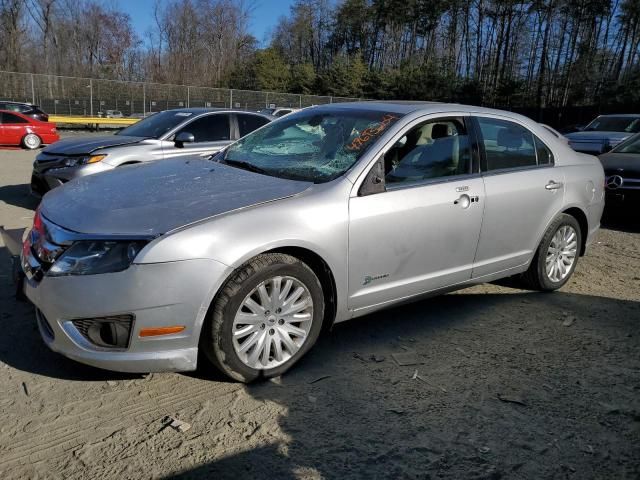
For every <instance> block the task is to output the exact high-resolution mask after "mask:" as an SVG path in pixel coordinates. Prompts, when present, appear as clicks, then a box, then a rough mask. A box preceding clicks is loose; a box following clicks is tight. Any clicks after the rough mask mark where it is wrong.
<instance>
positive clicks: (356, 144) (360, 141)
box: [346, 113, 398, 151]
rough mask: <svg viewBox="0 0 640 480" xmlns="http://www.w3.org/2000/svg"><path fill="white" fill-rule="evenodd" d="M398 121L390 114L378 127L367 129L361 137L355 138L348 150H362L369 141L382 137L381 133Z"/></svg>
mask: <svg viewBox="0 0 640 480" xmlns="http://www.w3.org/2000/svg"><path fill="white" fill-rule="evenodd" d="M397 119H398V117H396V116H395V115H391V114H389V113H388V114H386V115H385V116H384V117H382V120H381V121H380V123H379V124H378V125H376V126H375V127H369V128H365V129H364V130H363V131H362V133H360V135H358V136H357V137H356V138H354V139H353V141H352V142H351V143H350V144H349V145H347V146H346V149H347V150H351V151H354V150H360V149H361V148H362V147H363V146H364V145H365V144H366V143H367V142H368V141H369V140H371V139H372V138H374V137H377V136H378V135H380V133H382V132H383V131H384V130H386V128H387V127H388V126H389V125H391V123H392V122H394V121H395V120H397Z"/></svg>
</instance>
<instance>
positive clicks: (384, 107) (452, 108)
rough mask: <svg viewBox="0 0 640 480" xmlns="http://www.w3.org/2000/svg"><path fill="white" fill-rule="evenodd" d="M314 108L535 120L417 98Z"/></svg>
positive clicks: (472, 106)
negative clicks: (491, 116)
mask: <svg viewBox="0 0 640 480" xmlns="http://www.w3.org/2000/svg"><path fill="white" fill-rule="evenodd" d="M312 108H316V109H334V108H335V109H359V110H374V111H383V112H388V113H398V114H401V115H405V114H409V113H416V112H419V113H424V114H429V113H447V112H462V113H473V114H494V115H503V116H508V117H511V118H518V119H521V120H524V121H526V122H533V120H531V119H530V118H528V117H525V116H523V115H520V114H518V113H514V112H509V111H507V110H496V109H493V108H485V107H478V106H474V105H461V104H459V103H446V102H427V101H417V100H382V101H380V100H374V101H361V102H345V103H330V104H325V105H317V106H315V107H312ZM534 123H535V122H534Z"/></svg>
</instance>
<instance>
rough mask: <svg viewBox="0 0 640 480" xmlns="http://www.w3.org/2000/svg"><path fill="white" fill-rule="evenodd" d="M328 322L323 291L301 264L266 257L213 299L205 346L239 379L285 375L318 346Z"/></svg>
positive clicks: (251, 264) (255, 261)
mask: <svg viewBox="0 0 640 480" xmlns="http://www.w3.org/2000/svg"><path fill="white" fill-rule="evenodd" d="M323 317H324V297H323V293H322V286H321V284H320V281H319V280H318V277H317V276H316V275H315V273H314V272H313V270H311V268H309V267H308V266H307V265H306V264H305V263H303V262H302V261H300V260H299V259H297V258H295V257H292V256H290V255H285V254H280V253H270V254H263V255H259V256H257V257H255V258H254V259H253V260H251V261H250V262H248V263H247V264H245V265H244V266H243V267H240V268H239V269H238V270H237V271H236V272H235V273H234V274H233V275H232V277H231V278H230V279H229V280H228V281H227V283H226V284H225V286H224V287H223V288H222V290H221V292H220V293H219V294H218V295H217V297H216V299H215V300H214V304H213V308H212V311H211V313H210V317H209V318H208V319H207V321H206V323H205V325H204V326H203V331H202V335H201V341H200V346H201V348H202V350H203V351H204V353H205V355H206V357H207V358H208V359H209V361H210V362H211V363H212V364H213V365H214V366H215V367H217V368H218V369H219V370H221V371H222V372H223V373H225V374H227V375H228V376H230V377H231V378H233V379H235V380H239V381H241V382H251V381H253V380H255V379H257V378H260V377H262V378H269V377H275V376H278V375H281V374H282V373H284V372H285V371H287V370H288V369H289V368H290V367H291V366H292V365H293V364H294V363H296V362H297V361H298V360H299V359H300V358H301V357H302V356H303V355H304V354H305V353H306V352H307V351H309V349H310V348H311V347H312V346H313V344H314V343H315V342H316V340H317V338H318V336H319V334H320V330H321V328H322V320H323Z"/></svg>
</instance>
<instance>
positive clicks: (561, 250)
mask: <svg viewBox="0 0 640 480" xmlns="http://www.w3.org/2000/svg"><path fill="white" fill-rule="evenodd" d="M577 255H578V235H577V233H576V231H575V229H574V228H573V227H572V226H571V225H562V226H561V227H560V228H559V229H558V230H557V231H556V233H555V234H554V235H553V238H552V239H551V243H550V244H549V248H548V249H547V257H546V260H545V267H546V268H545V270H546V273H547V277H549V280H551V281H552V282H556V283H557V282H561V281H562V280H564V279H565V278H566V277H567V275H569V273H570V272H571V268H572V267H573V264H574V263H575V261H576V256H577Z"/></svg>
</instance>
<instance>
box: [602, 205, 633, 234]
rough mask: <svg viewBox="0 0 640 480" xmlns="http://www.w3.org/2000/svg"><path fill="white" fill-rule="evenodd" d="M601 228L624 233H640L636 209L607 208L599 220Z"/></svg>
mask: <svg viewBox="0 0 640 480" xmlns="http://www.w3.org/2000/svg"><path fill="white" fill-rule="evenodd" d="M601 223H602V227H603V228H606V229H609V230H616V231H618V232H626V233H640V215H638V211H637V208H636V209H635V210H634V209H633V208H631V207H624V208H615V207H611V206H607V207H606V208H605V210H604V213H603V215H602V219H601Z"/></svg>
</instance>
